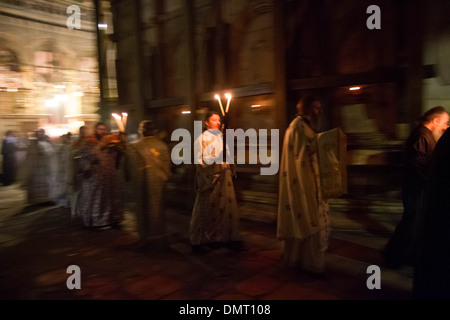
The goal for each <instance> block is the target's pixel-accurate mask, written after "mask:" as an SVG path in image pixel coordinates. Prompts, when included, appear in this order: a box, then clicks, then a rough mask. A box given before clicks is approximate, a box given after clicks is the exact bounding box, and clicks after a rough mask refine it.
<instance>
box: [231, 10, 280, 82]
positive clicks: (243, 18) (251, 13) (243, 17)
mask: <svg viewBox="0 0 450 320" xmlns="http://www.w3.org/2000/svg"><path fill="white" fill-rule="evenodd" d="M273 12H274V6H273V2H272V1H261V2H259V3H257V4H253V3H252V4H251V5H249V6H248V7H247V9H246V10H244V11H243V12H242V13H241V14H240V16H239V17H238V18H237V20H236V22H235V23H234V24H233V25H232V26H231V32H230V41H229V45H230V47H231V50H230V58H231V62H233V63H234V65H235V66H234V67H232V68H230V72H232V74H231V77H230V78H231V83H232V85H233V86H240V85H248V84H250V82H252V83H258V82H266V81H272V80H273V70H272V69H270V68H273V59H271V61H269V62H268V63H266V64H265V65H263V66H261V65H260V66H259V67H262V68H264V67H266V68H268V69H266V70H261V71H262V72H264V74H259V75H258V74H257V73H256V72H257V70H256V69H255V70H253V71H251V72H253V74H252V75H250V76H249V78H247V79H243V78H242V74H243V73H245V69H246V68H247V66H246V62H247V61H250V60H251V61H252V63H249V65H255V67H258V60H260V61H261V60H266V59H270V57H271V55H273V33H272V32H270V34H263V33H260V34H256V33H257V31H254V32H256V33H255V34H249V33H250V32H249V31H250V30H251V28H252V27H255V25H256V23H258V21H261V20H260V19H261V17H263V16H265V15H270V17H271V18H272V15H273ZM271 21H272V23H273V19H271ZM270 27H271V28H273V25H272V26H270ZM269 29H270V28H269ZM249 37H250V41H248V40H249ZM258 50H261V51H258ZM255 53H256V54H257V55H259V57H256V61H255V59H252V58H255ZM246 56H247V57H248V58H247V59H246Z"/></svg>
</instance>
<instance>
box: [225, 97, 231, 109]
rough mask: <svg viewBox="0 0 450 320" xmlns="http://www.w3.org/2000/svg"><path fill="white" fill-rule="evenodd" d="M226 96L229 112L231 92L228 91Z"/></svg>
mask: <svg viewBox="0 0 450 320" xmlns="http://www.w3.org/2000/svg"><path fill="white" fill-rule="evenodd" d="M225 97H227V99H228V102H227V109H226V110H225V113H228V110H229V109H230V102H231V94H229V93H227V94H226V95H225Z"/></svg>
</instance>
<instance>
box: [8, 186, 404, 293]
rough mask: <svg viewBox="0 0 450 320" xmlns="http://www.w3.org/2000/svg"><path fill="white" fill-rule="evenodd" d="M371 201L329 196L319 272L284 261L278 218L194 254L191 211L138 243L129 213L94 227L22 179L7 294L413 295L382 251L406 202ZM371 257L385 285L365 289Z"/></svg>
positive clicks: (13, 211) (13, 198)
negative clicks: (366, 206) (241, 246)
mask: <svg viewBox="0 0 450 320" xmlns="http://www.w3.org/2000/svg"><path fill="white" fill-rule="evenodd" d="M370 206H371V208H370V210H369V211H367V212H357V208H356V207H354V208H352V207H351V206H350V205H349V204H348V203H347V202H346V200H345V199H342V200H339V201H334V202H332V221H333V231H332V237H331V239H330V246H329V250H328V267H327V272H326V273H325V275H323V276H314V275H310V274H307V273H304V272H302V271H300V270H297V269H293V268H289V267H286V266H284V265H283V263H282V261H281V259H280V252H281V243H280V242H279V241H277V239H276V238H275V230H276V224H275V223H263V222H258V221H252V220H247V219H242V221H241V227H242V234H243V237H244V241H245V250H244V251H242V252H239V253H235V252H231V251H229V250H227V249H225V248H221V249H215V250H213V251H211V252H209V253H207V254H205V255H194V254H192V253H191V249H190V246H189V242H188V238H187V231H188V224H189V214H188V213H186V212H181V211H179V210H176V209H173V208H168V209H167V215H168V228H169V234H170V238H169V247H168V248H167V249H165V250H159V251H158V250H147V251H138V250H137V249H136V248H135V242H136V234H135V220H134V216H133V214H131V213H130V212H127V213H126V219H125V222H124V227H123V228H122V230H114V229H105V230H96V231H93V230H87V229H85V228H83V227H82V226H80V224H79V223H78V221H77V220H76V219H74V218H71V217H70V212H69V210H68V209H65V208H59V207H54V206H34V207H28V206H26V204H25V194H24V192H23V191H22V190H20V189H19V188H17V186H8V187H0V284H1V285H0V299H2V300H177V301H184V300H190V301H194V300H197V301H200V300H202V301H203V300H208V301H212V300H245V301H269V300H409V299H411V290H412V271H411V270H410V269H408V268H406V267H405V268H402V269H397V270H391V269H389V268H386V267H385V266H383V261H382V259H381V256H380V249H381V248H382V247H383V246H384V245H385V243H386V241H387V239H388V238H389V236H390V234H391V233H392V231H393V230H394V228H395V225H396V223H397V222H398V220H399V218H400V215H401V206H400V205H399V204H398V203H395V202H391V203H386V202H380V203H377V202H371V203H370ZM359 208H360V207H359ZM71 265H77V266H79V267H80V269H81V289H80V290H69V289H68V288H67V286H66V280H67V279H68V277H69V276H70V274H68V273H67V268H68V267H69V266H71ZM370 265H378V266H379V267H380V268H381V289H379V290H376V289H375V290H369V289H368V288H367V284H366V283H367V279H368V277H369V276H370V275H369V274H367V268H368V267H369V266H370Z"/></svg>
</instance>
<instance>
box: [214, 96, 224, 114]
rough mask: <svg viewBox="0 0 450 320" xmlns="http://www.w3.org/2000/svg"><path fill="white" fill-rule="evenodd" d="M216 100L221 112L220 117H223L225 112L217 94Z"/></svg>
mask: <svg viewBox="0 0 450 320" xmlns="http://www.w3.org/2000/svg"><path fill="white" fill-rule="evenodd" d="M216 99H217V101H219V105H220V110H221V111H222V116H224V117H225V112H224V111H223V106H222V101H221V100H220V96H219V95H218V94H216Z"/></svg>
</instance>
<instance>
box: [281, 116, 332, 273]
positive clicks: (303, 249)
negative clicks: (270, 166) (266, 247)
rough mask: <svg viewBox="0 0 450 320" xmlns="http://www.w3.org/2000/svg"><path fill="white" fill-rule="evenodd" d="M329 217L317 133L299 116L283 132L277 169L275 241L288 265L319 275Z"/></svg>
mask: <svg viewBox="0 0 450 320" xmlns="http://www.w3.org/2000/svg"><path fill="white" fill-rule="evenodd" d="M329 231H330V218H329V207H328V202H327V200H326V199H324V197H323V194H322V189H321V182H320V174H319V163H318V154H317V134H316V133H315V132H314V131H313V130H312V129H311V128H310V127H309V125H308V124H307V123H306V122H305V120H304V119H303V118H301V117H298V118H296V119H294V120H293V121H292V122H291V124H290V125H289V128H288V129H287V131H286V134H285V138H284V143H283V153H282V158H281V169H280V189H279V204H278V225H277V238H278V239H279V240H284V249H283V256H284V259H285V261H286V263H287V264H288V265H291V266H294V265H299V266H301V267H302V268H304V269H306V270H308V271H312V272H323V271H324V268H325V252H326V250H327V248H328V238H329Z"/></svg>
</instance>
